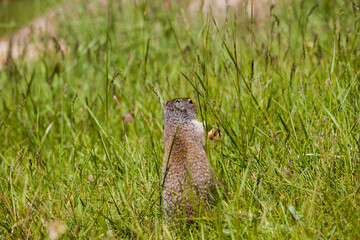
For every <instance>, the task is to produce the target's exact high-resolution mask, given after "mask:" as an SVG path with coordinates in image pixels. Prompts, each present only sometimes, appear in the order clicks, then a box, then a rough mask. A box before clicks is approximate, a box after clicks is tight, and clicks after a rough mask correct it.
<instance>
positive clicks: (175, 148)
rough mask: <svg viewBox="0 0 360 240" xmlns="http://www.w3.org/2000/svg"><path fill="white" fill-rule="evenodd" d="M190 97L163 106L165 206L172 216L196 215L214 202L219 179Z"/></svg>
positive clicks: (171, 101)
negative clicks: (206, 150) (204, 204)
mask: <svg viewBox="0 0 360 240" xmlns="http://www.w3.org/2000/svg"><path fill="white" fill-rule="evenodd" d="M196 113H197V107H196V105H195V103H193V101H192V100H191V99H189V98H177V99H173V100H170V101H167V102H165V105H164V122H165V125H164V142H165V153H164V159H163V166H162V176H163V204H164V208H165V211H166V212H167V213H168V214H170V215H175V214H178V213H180V212H184V213H185V214H186V216H188V217H190V216H194V215H195V212H196V211H197V208H201V205H203V204H202V203H204V202H206V203H210V204H211V203H212V202H213V197H212V195H213V193H214V192H215V191H216V182H217V181H216V178H215V174H214V171H213V168H212V167H211V165H210V162H209V160H208V158H207V155H206V152H205V148H204V144H205V136H206V134H205V131H204V128H203V125H202V123H201V122H199V121H198V120H197V118H196Z"/></svg>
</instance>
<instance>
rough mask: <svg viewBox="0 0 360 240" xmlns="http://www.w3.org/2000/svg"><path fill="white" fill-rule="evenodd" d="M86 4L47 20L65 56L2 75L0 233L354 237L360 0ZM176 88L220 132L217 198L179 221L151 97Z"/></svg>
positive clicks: (214, 158)
mask: <svg viewBox="0 0 360 240" xmlns="http://www.w3.org/2000/svg"><path fill="white" fill-rule="evenodd" d="M86 2H87V1H79V2H75V3H74V7H73V8H71V12H70V11H69V12H62V13H61V14H59V17H58V20H59V21H60V23H61V26H62V27H61V28H59V29H58V36H56V38H58V39H64V40H65V41H66V43H67V45H68V51H67V52H65V53H64V54H61V53H56V52H55V50H54V51H53V52H52V53H47V54H44V55H43V56H41V57H40V58H39V59H38V60H36V61H35V62H26V61H22V60H14V61H13V62H12V63H11V64H8V65H7V66H6V67H4V68H3V69H1V70H0V89H1V90H0V112H1V116H0V117H1V118H0V126H1V131H0V139H1V145H0V150H1V151H0V193H1V196H0V236H1V237H2V238H19V239H25V238H27V237H30V238H34V239H39V238H40V239H42V238H45V237H48V236H50V235H49V234H50V233H51V232H54V231H55V232H56V231H57V229H60V230H61V229H62V228H61V227H65V229H66V230H65V233H64V235H63V237H65V238H90V239H104V238H112V237H115V238H120V239H121V238H153V239H157V238H164V239H170V238H186V239H187V238H196V239H198V238H203V239H212V238H219V239H226V238H229V239H241V238H245V239H248V238H254V239H258V238H264V239H268V238H273V239H288V238H298V239H304V238H305V239H307V238H333V239H338V238H350V239H355V238H356V237H357V236H359V234H360V232H359V227H360V224H359V219H360V214H359V206H358V205H359V202H360V197H359V196H360V194H359V167H360V166H359V137H360V136H359V119H360V115H359V110H360V105H359V104H360V101H359V96H360V95H359V94H360V85H359V67H360V49H359V46H360V41H359V30H360V29H359V10H358V9H359V5H357V4H356V3H350V2H348V1H332V2H331V3H328V1H325V0H324V1H303V2H299V1H286V2H283V3H279V4H277V5H275V6H274V7H273V8H272V9H271V15H272V16H271V17H269V18H268V19H265V20H264V19H262V20H259V19H255V20H254V21H251V19H250V17H249V16H248V15H245V11H239V12H237V16H236V17H235V16H234V13H233V12H232V11H229V12H228V15H227V23H225V22H224V20H221V19H217V20H215V19H213V18H212V17H211V15H210V14H208V15H205V16H203V15H201V14H197V13H193V14H191V13H189V12H187V10H186V9H187V8H186V6H187V5H186V3H182V4H181V6H178V5H176V4H173V5H172V8H171V9H168V8H165V6H163V1H148V2H146V1H120V2H117V1H111V2H110V7H106V6H105V7H104V5H101V4H99V3H95V4H94V5H93V7H92V8H91V9H90V10H89V7H88V6H87V5H86ZM316 4H318V5H316ZM213 11H215V10H214V9H213ZM268 12H270V7H269V9H268ZM184 96H189V97H191V98H192V99H193V100H194V101H195V102H196V103H197V104H198V105H199V110H200V112H199V114H198V115H199V119H200V120H201V121H206V122H207V125H208V128H211V127H212V126H215V127H216V128H219V130H220V131H221V132H222V135H221V137H220V138H219V140H218V143H217V145H216V146H214V142H212V141H208V142H207V146H206V150H207V153H208V156H209V160H210V161H211V164H212V166H213V167H214V169H215V172H216V176H217V178H218V179H219V180H221V181H222V182H223V183H224V184H225V185H226V186H227V188H228V191H229V192H230V193H231V194H230V195H229V197H228V198H227V199H222V200H220V202H219V203H218V206H217V212H218V214H217V216H216V217H215V218H208V219H201V220H199V221H197V222H196V223H195V224H193V225H190V226H189V225H186V224H185V223H181V222H180V223H174V222H171V221H167V220H166V219H165V218H164V216H163V212H162V207H161V201H160V193H161V187H160V186H161V183H160V181H161V163H162V156H163V151H164V147H163V146H164V143H163V136H162V129H163V115H162V102H161V101H164V100H168V99H172V98H175V97H184ZM244 215H245V216H247V217H246V219H244V217H243V216H244ZM57 224H58V225H57ZM57 226H60V227H59V228H56V227H57Z"/></svg>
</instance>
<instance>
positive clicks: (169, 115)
mask: <svg viewBox="0 0 360 240" xmlns="http://www.w3.org/2000/svg"><path fill="white" fill-rule="evenodd" d="M196 112H197V107H196V104H195V103H194V102H193V101H192V100H191V99H190V98H175V99H172V100H169V101H166V102H165V105H164V120H165V123H167V122H169V123H170V122H174V123H178V122H187V121H191V120H194V119H196Z"/></svg>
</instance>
